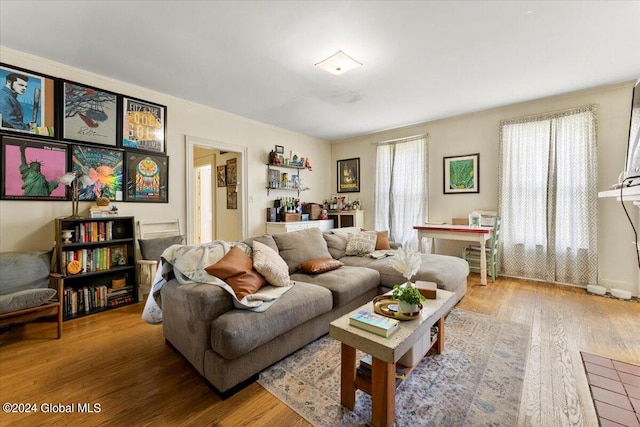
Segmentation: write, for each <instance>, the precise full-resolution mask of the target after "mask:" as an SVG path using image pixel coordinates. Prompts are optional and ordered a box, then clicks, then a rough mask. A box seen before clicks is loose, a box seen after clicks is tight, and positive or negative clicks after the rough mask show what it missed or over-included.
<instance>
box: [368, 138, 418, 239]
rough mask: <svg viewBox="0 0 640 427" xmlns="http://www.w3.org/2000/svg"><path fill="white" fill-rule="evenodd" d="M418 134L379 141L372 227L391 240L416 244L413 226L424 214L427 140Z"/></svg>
mask: <svg viewBox="0 0 640 427" xmlns="http://www.w3.org/2000/svg"><path fill="white" fill-rule="evenodd" d="M426 138H427V137H426V135H419V136H414V137H410V138H403V139H401V140H395V141H388V142H382V143H380V144H379V145H378V147H377V153H376V157H377V158H376V183H375V195H374V211H375V212H374V214H375V217H374V226H375V229H376V230H389V237H390V238H391V240H393V241H396V242H401V243H405V244H406V243H408V242H409V241H412V242H413V241H415V242H417V233H416V232H415V230H414V229H413V226H414V225H418V224H422V223H424V221H425V216H426V215H425V214H426V212H427V139H426Z"/></svg>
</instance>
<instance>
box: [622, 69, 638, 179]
mask: <svg viewBox="0 0 640 427" xmlns="http://www.w3.org/2000/svg"><path fill="white" fill-rule="evenodd" d="M634 178H635V179H634ZM624 180H626V181H627V185H640V79H638V81H637V82H636V84H635V86H634V87H633V94H632V97H631V122H630V124H629V144H628V145H627V158H626V162H625V168H624ZM629 181H631V182H629Z"/></svg>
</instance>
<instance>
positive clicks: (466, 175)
mask: <svg viewBox="0 0 640 427" xmlns="http://www.w3.org/2000/svg"><path fill="white" fill-rule="evenodd" d="M442 161H443V175H444V176H443V183H444V194H458V193H479V192H480V154H479V153H475V154H466V155H464V156H449V157H444V158H443V159H442Z"/></svg>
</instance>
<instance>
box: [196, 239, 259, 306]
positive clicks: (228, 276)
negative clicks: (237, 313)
mask: <svg viewBox="0 0 640 427" xmlns="http://www.w3.org/2000/svg"><path fill="white" fill-rule="evenodd" d="M204 270H205V271H206V272H207V273H209V274H210V275H212V276H216V277H218V278H220V279H222V280H224V281H225V282H226V283H227V285H229V286H231V288H232V289H233V291H234V292H235V294H236V297H238V300H242V299H243V298H244V297H246V296H247V295H251V294H255V293H256V292H257V291H258V289H260V288H261V287H263V286H264V285H265V284H266V283H267V281H266V280H265V279H264V277H262V276H261V275H260V273H258V272H257V271H256V270H255V269H254V268H253V262H252V261H251V257H250V256H249V255H247V254H246V253H245V252H244V251H243V250H242V249H240V248H239V247H238V246H234V247H233V248H231V250H230V251H229V252H228V253H227V254H226V255H225V256H223V257H222V259H220V261H218V262H216V263H215V264H213V265H210V266H209V267H206V268H205V269H204Z"/></svg>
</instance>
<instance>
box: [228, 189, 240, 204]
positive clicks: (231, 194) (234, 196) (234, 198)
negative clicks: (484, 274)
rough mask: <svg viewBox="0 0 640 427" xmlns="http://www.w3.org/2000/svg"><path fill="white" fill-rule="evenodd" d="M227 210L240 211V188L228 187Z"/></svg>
mask: <svg viewBox="0 0 640 427" xmlns="http://www.w3.org/2000/svg"><path fill="white" fill-rule="evenodd" d="M227 209H238V188H237V187H236V186H235V185H228V186H227Z"/></svg>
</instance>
